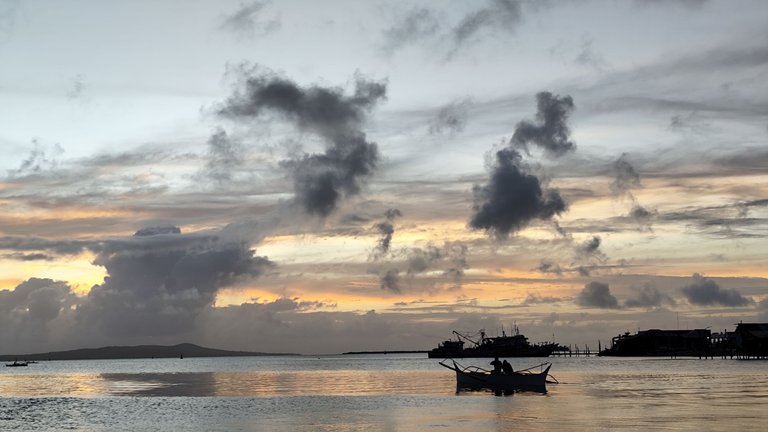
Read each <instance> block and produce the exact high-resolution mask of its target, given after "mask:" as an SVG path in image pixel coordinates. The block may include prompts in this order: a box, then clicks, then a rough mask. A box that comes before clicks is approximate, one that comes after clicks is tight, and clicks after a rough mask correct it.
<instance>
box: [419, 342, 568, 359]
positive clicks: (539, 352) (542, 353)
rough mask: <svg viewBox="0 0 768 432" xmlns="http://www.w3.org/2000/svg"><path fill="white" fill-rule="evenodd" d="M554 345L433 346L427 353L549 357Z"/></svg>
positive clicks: (446, 355)
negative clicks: (498, 347) (528, 346)
mask: <svg viewBox="0 0 768 432" xmlns="http://www.w3.org/2000/svg"><path fill="white" fill-rule="evenodd" d="M556 348H557V347H556V346H554V345H553V346H541V347H531V348H526V349H488V350H485V349H477V348H466V349H463V350H461V351H447V350H440V349H439V348H435V349H433V350H432V351H429V352H428V353H427V356H428V357H429V358H494V357H508V358H518V357H549V356H550V355H552V352H553V351H555V349H556Z"/></svg>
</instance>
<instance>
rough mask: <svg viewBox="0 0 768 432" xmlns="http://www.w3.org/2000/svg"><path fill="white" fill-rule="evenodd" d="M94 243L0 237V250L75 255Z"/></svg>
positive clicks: (25, 237) (24, 237)
mask: <svg viewBox="0 0 768 432" xmlns="http://www.w3.org/2000/svg"><path fill="white" fill-rule="evenodd" d="M95 243H96V242H91V241H84V240H47V239H43V238H39V237H29V236H4V237H0V249H3V250H15V251H20V252H29V251H46V252H51V253H54V254H58V255H76V254H79V253H81V252H83V251H84V250H86V249H87V248H88V247H89V246H92V245H94V244H95Z"/></svg>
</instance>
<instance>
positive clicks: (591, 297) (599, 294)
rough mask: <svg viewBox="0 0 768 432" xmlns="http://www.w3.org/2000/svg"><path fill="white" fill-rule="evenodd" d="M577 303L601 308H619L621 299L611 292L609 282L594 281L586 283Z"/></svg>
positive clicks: (577, 298)
mask: <svg viewBox="0 0 768 432" xmlns="http://www.w3.org/2000/svg"><path fill="white" fill-rule="evenodd" d="M576 304H578V305H579V306H584V307H595V308H600V309H619V301H618V300H616V297H614V296H613V295H612V294H611V290H610V288H609V287H608V284H606V283H602V282H597V281H593V282H590V283H588V284H586V285H584V289H582V290H581V291H580V292H579V294H578V295H577V296H576Z"/></svg>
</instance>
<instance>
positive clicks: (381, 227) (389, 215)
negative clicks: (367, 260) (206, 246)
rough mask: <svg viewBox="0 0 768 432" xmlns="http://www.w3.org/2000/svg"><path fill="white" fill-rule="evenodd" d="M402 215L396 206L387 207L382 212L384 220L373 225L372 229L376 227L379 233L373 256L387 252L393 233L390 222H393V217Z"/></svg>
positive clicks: (393, 228)
mask: <svg viewBox="0 0 768 432" xmlns="http://www.w3.org/2000/svg"><path fill="white" fill-rule="evenodd" d="M402 215H403V214H402V213H401V212H400V210H398V209H396V208H391V209H388V210H387V211H386V212H384V217H385V218H386V220H385V221H383V222H379V223H377V224H376V225H374V226H373V227H374V229H376V231H377V232H378V233H379V234H381V238H380V239H379V243H378V245H377V246H376V255H375V258H380V257H381V256H383V255H385V254H386V253H388V252H389V246H390V244H391V243H392V236H393V235H394V234H395V227H394V225H393V224H392V222H394V220H395V219H397V218H398V217H401V216H402Z"/></svg>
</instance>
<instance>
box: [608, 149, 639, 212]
mask: <svg viewBox="0 0 768 432" xmlns="http://www.w3.org/2000/svg"><path fill="white" fill-rule="evenodd" d="M611 168H612V170H613V173H614V175H615V177H614V180H613V183H611V192H612V193H613V194H614V195H615V196H622V195H629V196H630V197H632V199H633V201H634V196H632V189H637V188H640V187H641V186H642V185H641V183H640V174H638V173H637V171H635V168H634V167H633V166H632V164H631V163H630V162H629V160H628V155H627V154H626V153H623V154H622V155H621V156H619V158H618V159H616V161H615V162H613V165H612V166H611Z"/></svg>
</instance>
